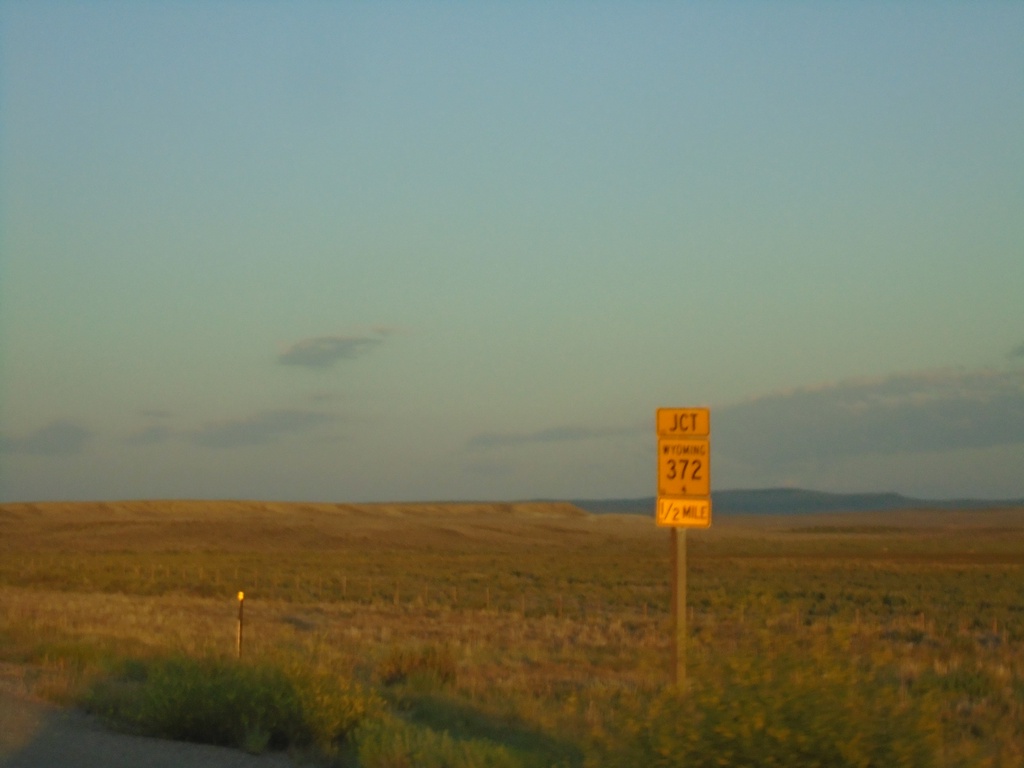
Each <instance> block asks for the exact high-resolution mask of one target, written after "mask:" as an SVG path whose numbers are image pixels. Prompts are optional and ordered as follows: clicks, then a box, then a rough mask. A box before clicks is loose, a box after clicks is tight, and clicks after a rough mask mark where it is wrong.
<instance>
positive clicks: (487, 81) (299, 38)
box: [0, 0, 1024, 501]
mask: <svg viewBox="0 0 1024 768" xmlns="http://www.w3.org/2000/svg"><path fill="white" fill-rule="evenodd" d="M0 25H2V26H0V35H2V37H0V44H2V48H0V65H2V66H0V109H2V112H0V117H2V120H0V224H2V229H0V247H2V251H0V500H4V501H12V500H33V499H114V498H181V497H185V498H188V497H197V498H266V499H294V500H337V501H376V500H428V499H429V500H436V499H521V498H538V497H557V498H585V497H593V498H596V497H610V496H611V497H630V496H647V495H653V494H654V492H655V467H656V463H655V437H654V412H655V409H656V408H658V407H664V406H691V405H707V406H710V407H711V409H712V410H711V414H712V417H711V425H712V426H711V429H712V485H713V487H714V488H716V489H726V488H750V487H763V486H777V485H788V486H802V487H808V488H816V489H821V490H832V491H883V490H885V491H889V490H891V491H899V492H903V493H907V494H913V495H919V496H925V497H934V498H942V497H951V496H986V497H1021V496H1024V471H1022V470H1021V468H1022V467H1024V215H1022V211H1024V142H1022V141H1021V137H1022V136H1024V47H1022V46H1021V44H1020V41H1021V34H1022V32H1024V4H1021V3H1017V2H1004V3H984V2H982V3H941V2H940V3H932V2H928V3H925V2H920V3H848V4H835V3H828V4H814V3H661V2H651V3H643V2H629V3H625V2H623V3H579V2H564V3H560V2H555V3H533V2H527V3H464V2H460V3H455V2H436V3H388V2H379V3H377V2H375V3H365V2H351V3H344V2H339V3H328V2H295V3H284V2H257V3H251V2H220V3H218V2H168V3H137V2H103V1H102V0H99V1H97V2H88V3H86V2H46V1H45V0H44V1H42V2H31V3H30V2H16V1H13V0H8V1H7V2H3V3H2V4H0Z"/></svg>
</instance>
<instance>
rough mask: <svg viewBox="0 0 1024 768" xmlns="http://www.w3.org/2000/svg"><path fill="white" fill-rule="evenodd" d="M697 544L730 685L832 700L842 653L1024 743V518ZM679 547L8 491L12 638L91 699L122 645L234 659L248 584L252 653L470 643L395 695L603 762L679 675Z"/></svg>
mask: <svg viewBox="0 0 1024 768" xmlns="http://www.w3.org/2000/svg"><path fill="white" fill-rule="evenodd" d="M688 541H689V572H690V576H689V600H690V607H691V608H690V610H691V613H690V616H689V626H690V634H691V649H690V662H691V666H692V674H693V675H694V677H695V678H701V677H703V678H704V679H705V680H709V681H715V685H718V686H719V688H718V689H715V690H717V691H718V693H715V695H716V696H719V695H720V696H722V697H726V698H727V696H728V692H729V690H731V689H730V686H735V685H737V684H742V683H743V681H744V680H745V679H746V677H745V675H747V674H748V673H746V672H743V671H742V670H743V669H746V668H747V666H749V665H753V666H751V667H750V668H751V669H752V670H754V672H752V673H751V674H754V675H755V676H756V675H758V674H761V671H763V670H764V669H766V668H767V669H771V668H772V667H773V665H774V664H777V665H778V668H779V670H780V671H779V673H778V674H779V675H781V676H785V675H790V676H792V679H793V680H797V682H793V683H791V684H792V685H793V686H796V687H795V688H793V690H794V691H796V692H799V694H800V695H811V696H813V692H814V690H815V688H814V682H813V680H814V678H815V675H820V674H821V669H820V667H821V665H834V669H835V674H837V675H840V676H841V675H845V674H849V675H852V677H851V680H856V679H858V676H859V675H862V674H863V675H865V680H867V681H868V682H866V683H865V685H870V686H873V687H871V688H870V689H868V688H866V689H865V691H864V692H863V695H864V697H865V698H866V700H870V699H871V698H872V697H874V696H876V695H883V696H884V695H885V693H886V691H889V690H890V689H889V688H887V686H889V685H890V683H889V682H887V681H891V684H892V686H895V688H892V692H893V695H894V696H895V697H896V698H894V699H893V701H894V702H895V703H894V704H893V706H894V707H899V706H902V705H901V704H900V702H901V701H902V700H903V699H906V700H907V701H910V702H914V701H915V699H914V696H915V695H917V694H916V693H915V691H920V692H921V693H920V695H921V696H923V697H924V698H923V699H922V702H923V704H922V706H924V704H927V705H928V706H936V707H939V709H940V711H941V712H942V713H943V714H942V715H941V718H940V720H941V723H942V725H941V729H942V737H941V738H942V739H944V742H943V743H944V744H945V747H944V749H945V754H946V756H947V758H946V760H947V762H946V764H947V765H951V766H952V765H973V764H979V763H977V760H978V759H979V757H978V756H979V755H982V754H983V753H984V754H991V755H995V756H996V757H995V758H992V759H995V760H997V762H994V763H992V764H994V765H997V764H999V763H998V760H999V759H1003V760H1008V759H1011V758H1012V756H1013V755H1015V754H1018V753H1020V752H1021V750H1022V749H1024V732H1022V727H1021V726H1020V722H1021V720H1022V719H1024V718H1022V717H1021V714H1022V704H1021V702H1022V700H1024V510H1021V509H997V510H982V511H963V512H959V511H958V512H948V511H939V510H914V511H908V512H897V513H892V512H886V513H854V514H829V515H821V516H781V517H745V518H740V517H736V518H730V517H723V516H719V517H718V518H716V520H715V522H714V525H713V527H712V528H711V529H709V530H706V531H696V532H691V533H689V534H688ZM669 563H670V547H669V536H668V533H667V531H665V530H663V529H658V528H657V527H656V526H655V525H654V522H653V519H652V518H647V517H637V516H612V515H609V516H592V515H587V514H585V513H583V512H582V511H581V510H579V509H577V508H576V507H573V506H572V505H569V504H549V503H522V504H485V503H479V504H365V505H351V504H286V503H263V502H244V501H237V502H226V501H217V502H203V501H169V502H158V501H134V502H116V503H95V504H87V503H82V504H58V503H47V504H7V505H0V637H2V639H3V640H4V646H5V650H4V655H5V658H6V659H7V660H8V661H12V660H13V661H30V662H31V663H32V666H31V667H30V668H29V670H28V671H27V672H24V673H22V674H23V678H24V679H26V680H29V681H31V682H32V683H33V685H35V686H36V687H37V688H38V689H39V690H41V691H42V692H43V693H46V694H47V695H49V696H51V697H55V698H62V697H68V696H70V695H72V693H73V689H74V688H75V687H76V686H79V685H80V684H81V683H82V679H81V676H82V675H85V676H88V675H89V674H97V670H99V669H100V667H101V666H102V665H99V666H98V665H97V664H96V663H94V662H95V659H97V658H100V657H102V656H103V655H104V654H107V655H115V656H125V655H129V656H130V655H136V656H146V655H152V654H160V653H167V652H176V653H184V654H187V655H190V656H210V655H214V656H222V657H229V656H231V655H232V654H233V652H234V648H235V631H236V623H235V616H236V610H237V602H236V600H235V594H236V592H237V591H238V590H239V589H244V590H245V592H246V596H247V599H246V613H245V616H246V634H245V649H244V652H245V655H246V657H247V658H253V659H274V660H284V661H285V662H286V663H289V664H303V665H309V666H312V667H316V668H320V669H328V670H337V671H339V672H342V673H344V674H350V675H352V676H354V677H355V678H356V679H360V680H363V681H366V682H368V683H369V684H373V685H381V684H382V682H381V680H382V674H383V672H382V670H384V669H385V668H389V669H391V668H394V667H395V665H396V664H397V663H399V661H396V660H400V658H401V656H400V655H399V656H396V653H399V652H402V653H404V652H405V651H410V650H411V653H412V655H413V656H412V657H413V658H414V657H415V654H416V653H417V652H418V651H417V649H424V648H427V649H431V648H434V649H444V653H445V654H447V655H448V658H450V659H451V663H452V664H453V665H454V667H455V669H456V674H455V675H454V678H453V679H452V681H451V682H445V683H444V684H443V685H442V686H441V687H440V688H439V689H436V690H432V691H429V690H428V691H423V690H417V689H416V688H415V685H413V684H412V683H410V684H409V685H412V686H413V687H411V688H410V687H408V686H407V685H406V684H404V683H403V684H399V685H397V687H396V686H390V687H389V686H388V685H385V688H386V689H387V690H389V691H390V693H389V696H391V697H392V703H393V705H394V706H395V707H397V708H399V709H401V710H402V711H407V712H408V713H409V716H410V717H412V718H414V719H418V720H419V721H422V722H431V718H433V720H435V721H439V726H438V727H441V728H443V729H445V730H451V731H452V732H454V733H458V732H459V729H460V728H461V729H463V732H465V733H467V734H468V735H469V736H470V737H473V738H476V737H481V736H482V737H486V738H492V739H499V740H502V743H506V744H508V745H510V747H514V748H515V749H518V750H520V751H521V752H522V754H525V755H527V756H528V757H529V756H531V755H532V756H533V758H532V762H531V760H530V759H528V760H527V761H526V763H527V764H536V765H550V764H553V763H554V762H558V763H560V764H562V765H567V766H570V765H571V766H580V765H583V764H584V762H585V760H584V757H583V755H584V752H587V750H589V749H594V750H597V752H595V754H601V753H600V749H599V748H598V747H599V745H600V744H603V743H605V742H606V741H608V740H614V734H615V733H617V732H618V731H619V730H620V729H621V727H622V725H623V723H625V722H627V721H628V720H629V718H631V717H635V716H636V715H637V712H636V702H640V701H646V700H647V699H649V698H650V697H652V696H656V695H658V692H659V691H660V690H661V689H662V688H663V687H664V685H665V682H666V680H667V678H668V669H669V659H670V648H669V637H670V632H669V628H670V617H669V615H668V610H667V609H668V604H669V596H670V570H669ZM803 655H806V658H807V659H809V661H808V662H807V663H808V665H809V666H808V668H807V670H806V674H805V673H803V672H800V670H799V667H797V669H796V671H793V667H792V665H793V664H794V663H796V664H797V665H799V659H800V658H803ZM786 665H789V666H788V667H787V666H786ZM786 669H788V670H789V671H784V670H786ZM737 670H739V671H737ZM855 672H856V674H854V673H855ZM780 679H781V678H780ZM787 679H788V678H787ZM799 680H804V682H799ZM807 686H810V687H809V688H808V687H807ZM915 686H917V687H915ZM758 690H760V689H758ZM708 695H709V696H710V695H711V694H710V693H709V694H708ZM631 702H633V703H631ZM827 703H828V702H822V705H823V706H824V705H827ZM765 706H766V707H769V709H768V710H766V711H768V712H769V716H771V715H770V713H771V712H772V711H774V710H771V709H770V707H773V706H775V704H772V703H771V702H770V701H769V702H768V703H766V704H765ZM779 706H781V705H779ZM812 711H813V710H812ZM755 716H757V717H760V716H761V714H757V713H755ZM460 723H469V725H460ZM865 727H867V726H865ZM937 727H938V726H937ZM922 738H925V737H924V736H922ZM922 743H923V742H922ZM929 743H931V742H929ZM588 745H589V746H588ZM595 745H598V746H595ZM992 745H994V746H992ZM531 750H532V751H531ZM985 750H989V751H988V752H985ZM552 755H556V756H558V758H557V761H556V760H554V758H552ZM594 759H595V760H596V761H597V764H600V759H598V758H594ZM986 759H988V758H986Z"/></svg>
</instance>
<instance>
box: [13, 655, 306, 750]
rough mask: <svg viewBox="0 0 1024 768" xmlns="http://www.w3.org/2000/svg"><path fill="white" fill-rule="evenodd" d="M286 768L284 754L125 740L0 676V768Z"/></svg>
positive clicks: (180, 743)
mask: <svg viewBox="0 0 1024 768" xmlns="http://www.w3.org/2000/svg"><path fill="white" fill-rule="evenodd" d="M57 765H59V766H63V768H138V767H139V766H147V768H290V767H291V766H293V765H294V763H292V761H291V760H290V759H289V758H288V757H287V756H286V755H282V754H269V755H259V756H254V755H248V754H245V753H244V752H239V751H237V750H233V749H225V748H223V747H211V746H206V745H202V744H185V743H182V742H177V741H167V740H164V739H151V738H145V737H141V736H127V735H125V734H120V733H114V732H112V731H110V730H107V729H105V728H104V727H103V726H102V725H101V724H100V723H99V722H98V721H97V720H96V718H94V717H90V716H88V715H85V714H83V713H81V712H77V711H75V710H68V709H61V708H60V707H56V706H54V705H52V704H49V703H47V702H44V701H41V700H39V699H38V698H35V697H33V696H31V695H30V694H29V693H28V692H27V691H25V690H24V689H23V687H22V686H21V685H20V684H19V683H18V680H17V678H16V677H15V676H12V675H0V768H52V766H57Z"/></svg>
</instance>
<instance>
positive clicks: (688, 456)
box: [655, 408, 711, 686]
mask: <svg viewBox="0 0 1024 768" xmlns="http://www.w3.org/2000/svg"><path fill="white" fill-rule="evenodd" d="M655 430H656V431H657V434H658V499H657V509H656V510H655V520H656V522H657V524H658V525H659V526H662V527H668V528H671V529H672V634H673V636H674V637H673V643H672V682H673V683H674V684H675V685H677V686H680V685H682V684H683V683H684V682H685V681H686V529H687V528H708V527H710V526H711V441H710V438H711V412H710V410H709V409H707V408H659V409H658V411H657V413H656V414H655Z"/></svg>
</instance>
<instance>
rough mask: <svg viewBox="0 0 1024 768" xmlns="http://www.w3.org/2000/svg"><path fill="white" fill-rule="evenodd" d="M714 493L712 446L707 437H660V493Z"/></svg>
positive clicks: (669, 494)
mask: <svg viewBox="0 0 1024 768" xmlns="http://www.w3.org/2000/svg"><path fill="white" fill-rule="evenodd" d="M710 495H711V450H710V444H709V442H708V441H707V440H700V439H697V440H687V439H685V438H682V439H673V438H662V439H661V440H659V441H658V497H659V498H663V497H672V498H677V497H687V496H688V497H704V498H707V497H708V496H710Z"/></svg>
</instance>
